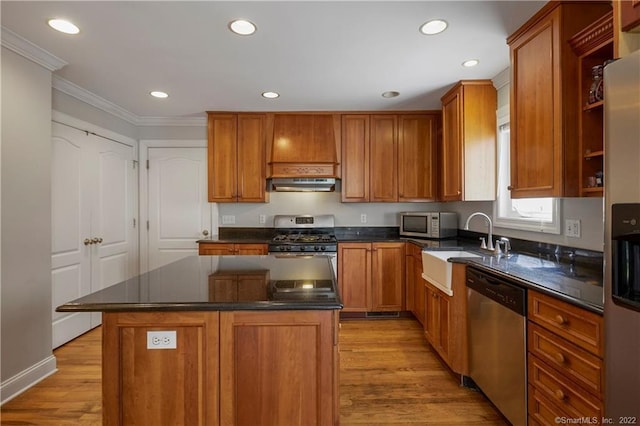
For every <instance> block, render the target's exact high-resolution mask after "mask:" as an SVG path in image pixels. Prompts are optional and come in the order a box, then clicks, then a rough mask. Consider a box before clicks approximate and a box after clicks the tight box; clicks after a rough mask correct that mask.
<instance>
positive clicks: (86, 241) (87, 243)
mask: <svg viewBox="0 0 640 426" xmlns="http://www.w3.org/2000/svg"><path fill="white" fill-rule="evenodd" d="M89 244H93V242H92V241H91V240H90V239H89V238H85V239H84V245H85V246H88V245H89Z"/></svg>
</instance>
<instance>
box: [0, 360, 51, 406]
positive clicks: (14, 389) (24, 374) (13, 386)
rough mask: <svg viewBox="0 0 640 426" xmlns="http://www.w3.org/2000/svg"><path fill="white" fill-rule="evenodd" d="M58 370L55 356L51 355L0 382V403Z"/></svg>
mask: <svg viewBox="0 0 640 426" xmlns="http://www.w3.org/2000/svg"><path fill="white" fill-rule="evenodd" d="M56 371H58V368H57V365H56V357H55V356H53V355H51V356H49V357H47V358H45V359H43V360H42V361H40V362H38V363H37V364H34V365H32V366H31V367H29V368H27V369H26V370H24V371H21V372H20V373H18V374H16V375H15V376H13V377H10V378H9V379H7V380H5V381H4V382H2V383H1V384H0V405H2V404H4V403H5V402H7V401H10V400H12V399H13V398H15V397H16V396H18V395H20V394H21V393H22V392H24V391H26V390H27V389H29V388H30V387H31V386H33V385H35V384H36V383H38V382H40V381H42V380H44V379H46V378H47V377H49V376H50V375H52V374H53V373H55V372H56Z"/></svg>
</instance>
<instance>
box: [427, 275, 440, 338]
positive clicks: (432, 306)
mask: <svg viewBox="0 0 640 426" xmlns="http://www.w3.org/2000/svg"><path fill="white" fill-rule="evenodd" d="M423 282H424V281H423ZM423 287H424V294H425V296H424V309H425V323H424V334H425V337H426V338H427V341H428V342H429V343H430V344H431V346H434V347H435V346H436V344H437V341H438V331H439V328H440V324H439V321H440V305H438V299H437V294H436V290H435V289H434V288H433V287H432V286H430V285H429V284H427V283H426V282H424V285H423Z"/></svg>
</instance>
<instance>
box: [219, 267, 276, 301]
mask: <svg viewBox="0 0 640 426" xmlns="http://www.w3.org/2000/svg"><path fill="white" fill-rule="evenodd" d="M268 284H269V271H255V272H253V271H252V272H247V271H242V272H234V271H218V272H216V273H215V274H211V275H209V301H210V302H243V301H254V300H267V285H268Z"/></svg>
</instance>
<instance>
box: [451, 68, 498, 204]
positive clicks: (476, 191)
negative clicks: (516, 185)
mask: <svg viewBox="0 0 640 426" xmlns="http://www.w3.org/2000/svg"><path fill="white" fill-rule="evenodd" d="M441 100H442V150H441V151H442V154H441V167H442V173H441V189H440V191H441V196H440V198H441V199H442V200H443V201H460V200H466V201H473V200H494V199H495V196H496V191H495V187H496V183H495V182H496V172H495V164H496V161H495V156H496V118H495V117H496V115H495V112H496V109H497V95H496V89H495V87H494V86H493V83H492V82H491V80H463V81H460V82H458V83H457V84H456V85H455V86H453V87H452V88H451V89H450V90H449V91H448V92H447V93H446V94H445V95H444V96H443V97H442V99H441Z"/></svg>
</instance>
